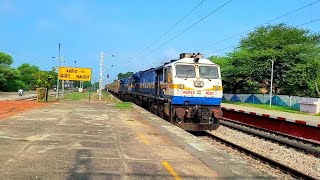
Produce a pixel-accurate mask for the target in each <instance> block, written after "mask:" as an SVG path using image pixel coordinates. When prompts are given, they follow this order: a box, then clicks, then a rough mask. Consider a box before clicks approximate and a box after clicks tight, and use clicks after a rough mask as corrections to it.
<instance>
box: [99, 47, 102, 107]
mask: <svg viewBox="0 0 320 180" xmlns="http://www.w3.org/2000/svg"><path fill="white" fill-rule="evenodd" d="M102 69H103V52H101V55H100V79H99V101H101V95H102V92H101V90H102Z"/></svg>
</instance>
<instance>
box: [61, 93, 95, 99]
mask: <svg viewBox="0 0 320 180" xmlns="http://www.w3.org/2000/svg"><path fill="white" fill-rule="evenodd" d="M91 94H92V92H91ZM82 99H89V92H88V91H87V92H85V93H79V92H73V93H70V94H66V95H65V96H64V98H63V100H67V101H80V100H82Z"/></svg>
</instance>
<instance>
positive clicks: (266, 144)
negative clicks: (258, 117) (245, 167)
mask: <svg viewBox="0 0 320 180" xmlns="http://www.w3.org/2000/svg"><path fill="white" fill-rule="evenodd" d="M211 133H212V134H214V135H216V136H218V137H220V138H223V139H225V140H227V141H230V142H232V143H234V144H237V145H240V146H242V147H245V148H247V149H250V150H251V151H254V152H256V153H259V154H262V155H263V156H266V157H268V158H270V159H273V160H276V161H278V162H280V163H282V164H285V165H287V166H289V167H291V168H294V169H298V170H299V171H301V172H303V173H305V174H308V175H310V176H312V177H314V178H315V179H320V159H319V158H316V157H314V156H312V155H307V154H304V153H303V152H300V151H297V150H295V149H292V148H289V147H286V146H281V145H279V144H277V143H273V142H270V141H266V140H264V139H260V138H258V137H254V136H251V135H248V134H245V133H243V132H239V131H237V130H233V129H230V128H228V127H224V126H220V127H219V128H218V129H217V130H214V131H212V132H211ZM206 139H207V140H208V141H211V143H214V144H215V145H216V146H217V147H219V148H221V149H223V150H225V151H227V152H228V153H234V154H236V155H240V156H241V157H242V158H243V159H245V160H246V161H247V162H248V163H249V164H251V165H252V166H254V167H255V168H257V169H259V170H261V171H263V172H266V173H268V174H270V175H271V176H274V177H276V178H278V179H293V177H292V176H290V175H287V174H284V173H283V172H282V171H279V170H277V169H275V168H273V167H271V166H269V165H267V164H263V163H261V162H260V161H259V160H255V159H253V158H251V157H248V156H247V155H245V154H244V153H240V152H239V151H237V150H234V149H232V148H231V147H228V146H226V145H222V144H221V143H218V142H215V141H212V139H209V138H206ZM218 144H220V145H218Z"/></svg>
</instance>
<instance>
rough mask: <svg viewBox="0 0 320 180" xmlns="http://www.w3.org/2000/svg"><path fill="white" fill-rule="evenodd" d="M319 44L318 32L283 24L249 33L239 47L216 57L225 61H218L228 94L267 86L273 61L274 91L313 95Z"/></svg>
mask: <svg viewBox="0 0 320 180" xmlns="http://www.w3.org/2000/svg"><path fill="white" fill-rule="evenodd" d="M319 44H320V36H319V34H312V33H310V32H309V31H308V30H305V29H300V28H295V27H289V26H286V25H284V24H278V25H269V26H263V27H259V28H257V29H256V30H255V31H253V32H251V33H249V34H248V36H247V37H245V38H243V39H241V41H240V46H239V48H237V49H236V50H235V51H233V52H231V53H229V54H228V55H227V56H226V57H223V58H226V59H223V58H221V57H220V58H218V59H219V60H220V61H222V63H225V64H227V67H226V68H224V67H223V65H224V64H221V62H220V64H221V66H222V73H223V76H226V78H228V80H227V82H226V83H227V84H226V85H227V86H228V85H229V86H230V88H231V92H232V93H236V92H237V93H239V92H241V93H249V92H247V90H248V89H247V88H248V86H249V87H250V86H252V87H253V90H255V89H257V87H256V86H258V87H260V88H265V89H268V88H269V85H270V74H271V60H273V61H274V84H273V87H274V92H275V93H280V94H284V93H285V94H291V95H300V96H312V97H317V96H319V95H320V93H319V90H318V89H319V79H320V73H319V71H320V68H319V61H320V59H319V57H320V56H319V55H320V53H319V52H320V50H319V48H320V47H319ZM212 59H217V58H216V57H213V58H212ZM219 60H218V61H219ZM224 61H228V62H227V63H226V62H224ZM218 64H219V62H218ZM224 73H225V74H224ZM244 86H247V87H245V88H244ZM225 89H228V88H225ZM250 89H251V90H252V88H249V90H250Z"/></svg>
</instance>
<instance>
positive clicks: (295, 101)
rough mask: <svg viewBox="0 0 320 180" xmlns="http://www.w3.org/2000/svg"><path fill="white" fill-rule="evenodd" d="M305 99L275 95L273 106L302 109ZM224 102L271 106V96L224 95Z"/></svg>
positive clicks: (272, 100) (272, 101)
mask: <svg viewBox="0 0 320 180" xmlns="http://www.w3.org/2000/svg"><path fill="white" fill-rule="evenodd" d="M302 98H303V97H299V96H288V95H273V96H272V99H271V104H272V105H277V106H289V107H291V108H294V109H300V101H301V100H302ZM222 99H223V100H226V101H232V102H245V103H252V104H270V96H269V94H223V98H222Z"/></svg>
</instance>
